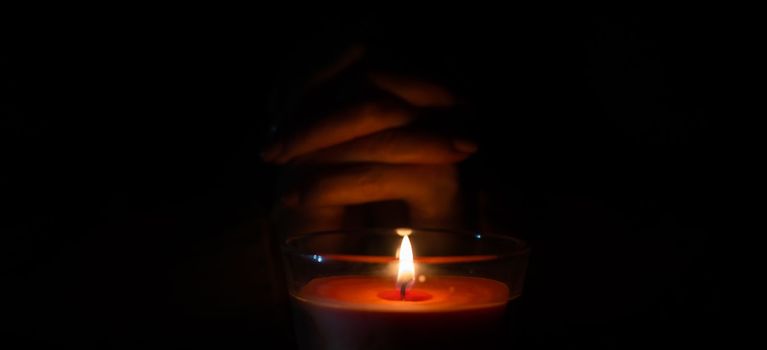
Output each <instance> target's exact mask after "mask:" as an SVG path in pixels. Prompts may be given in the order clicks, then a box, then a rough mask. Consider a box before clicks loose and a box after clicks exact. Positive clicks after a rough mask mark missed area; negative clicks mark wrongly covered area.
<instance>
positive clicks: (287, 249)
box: [280, 227, 530, 264]
mask: <svg viewBox="0 0 767 350" xmlns="http://www.w3.org/2000/svg"><path fill="white" fill-rule="evenodd" d="M408 229H411V230H413V232H419V231H427V232H432V233H436V232H439V233H445V234H450V235H453V236H461V237H472V236H476V235H481V237H482V239H488V238H489V239H494V240H498V241H506V242H514V244H516V247H515V248H514V249H513V250H512V251H510V252H508V253H501V254H493V255H492V256H490V255H480V254H463V255H454V256H421V257H417V258H416V260H421V261H422V262H425V263H432V264H439V263H458V262H470V261H477V262H481V261H492V260H502V259H504V258H512V257H517V256H523V255H527V254H529V253H530V245H529V244H528V243H527V242H526V241H524V240H522V239H519V238H517V237H512V236H506V235H500V234H496V233H484V232H477V231H471V230H464V229H442V228H416V227H408ZM385 230H392V231H394V230H396V228H390V227H374V228H354V229H336V230H322V231H315V232H306V233H301V234H297V235H294V236H290V237H288V238H286V239H284V240H283V241H282V242H281V244H280V246H281V248H282V251H283V253H287V254H295V255H299V256H300V255H306V256H307V257H314V258H316V256H314V254H316V252H310V251H302V250H300V249H299V248H297V247H295V246H293V245H291V243H292V242H296V241H300V240H304V239H310V238H317V237H321V236H328V235H334V234H359V233H360V232H375V233H379V232H384V231H385ZM323 256H324V257H325V258H331V256H329V255H328V254H325V255H323ZM482 257H486V258H482ZM478 258H479V259H478ZM331 259H333V260H342V261H356V262H370V263H381V262H386V261H389V260H396V258H395V257H394V256H382V255H372V254H367V255H366V254H354V255H352V254H333V255H332V258H331ZM430 259H431V260H430Z"/></svg>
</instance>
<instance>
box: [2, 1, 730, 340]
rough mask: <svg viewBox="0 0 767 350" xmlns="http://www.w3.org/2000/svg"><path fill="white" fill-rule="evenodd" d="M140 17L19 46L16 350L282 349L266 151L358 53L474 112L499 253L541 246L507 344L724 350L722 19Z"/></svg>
mask: <svg viewBox="0 0 767 350" xmlns="http://www.w3.org/2000/svg"><path fill="white" fill-rule="evenodd" d="M148 12H149V14H148V13H143V14H141V15H139V14H136V15H127V14H126V13H125V12H124V11H117V10H110V11H104V13H102V15H100V16H98V19H94V17H86V16H83V17H86V18H80V16H77V17H70V16H55V15H54V16H51V18H48V17H45V18H43V17H39V18H35V19H33V20H29V21H27V20H24V21H19V23H15V24H14V25H11V26H9V31H8V34H10V35H8V38H9V40H7V41H6V42H5V44H4V50H3V53H2V56H0V57H2V84H3V95H4V98H3V102H2V115H3V117H2V133H3V153H2V154H3V164H4V165H3V169H4V170H3V172H2V177H1V178H0V179H2V191H3V193H2V202H3V206H4V207H5V209H4V214H3V216H2V218H3V219H2V231H3V235H2V237H3V238H2V239H3V243H2V245H1V246H2V250H3V254H2V256H3V259H4V260H6V261H4V262H3V270H4V274H5V275H7V276H8V277H7V278H4V283H3V285H4V287H3V288H4V289H5V290H6V291H9V292H10V293H9V296H7V297H6V298H5V300H4V303H3V304H6V305H4V306H3V310H6V311H3V314H4V316H6V317H7V318H8V321H10V322H6V324H10V327H6V328H5V329H4V331H5V332H7V334H8V335H7V336H5V335H4V336H3V338H4V339H8V341H9V342H13V343H17V344H25V345H27V346H29V347H35V346H42V345H62V344H79V345H81V346H85V347H91V346H92V347H98V348H155V347H157V348H160V347H161V348H241V347H242V348H253V347H258V345H259V344H263V343H264V342H266V341H269V340H275V339H276V340H278V341H287V342H289V341H290V340H289V339H290V337H291V330H290V326H289V315H288V314H287V313H286V309H285V305H284V301H285V300H284V291H283V290H282V289H280V288H281V287H280V286H281V280H280V278H279V275H280V274H279V265H278V264H277V262H278V259H275V255H274V252H275V251H274V249H273V248H274V246H275V239H274V236H273V235H269V234H268V233H267V231H268V230H267V229H266V227H267V226H268V225H267V223H266V214H267V213H268V208H269V206H270V198H271V197H272V195H273V193H272V191H273V190H272V188H273V187H274V186H273V184H274V183H275V180H274V176H275V171H274V169H271V168H269V167H267V166H265V165H263V164H262V163H260V161H259V158H258V152H259V149H260V147H261V146H262V145H263V143H264V142H266V134H267V132H266V130H267V129H268V126H269V125H270V120H271V119H272V118H273V116H274V112H275V110H279V109H280V108H281V104H282V107H284V104H285V103H286V101H289V99H286V98H285V97H284V96H285V95H286V91H289V90H290V88H291V86H294V85H295V83H296V82H298V81H300V80H301V79H302V78H304V77H305V76H306V75H307V74H309V72H311V71H312V70H313V69H316V68H317V67H318V66H319V65H321V64H322V62H323V61H327V60H328V59H329V57H332V55H333V54H336V53H337V52H338V51H339V50H340V49H341V48H343V47H344V46H345V45H348V44H349V43H355V42H363V43H366V44H367V45H369V47H371V48H372V49H371V52H374V53H378V54H380V55H381V56H379V57H384V58H383V59H382V61H383V62H386V61H387V60H391V61H392V62H395V61H396V62H398V63H397V64H399V66H398V65H397V64H394V65H393V66H397V67H401V68H403V69H406V70H408V71H409V72H416V73H420V74H422V75H424V76H428V77H431V78H433V79H435V80H437V81H440V82H442V83H444V84H446V85H448V86H450V87H451V88H453V89H454V90H455V91H457V92H458V93H460V94H461V95H462V96H464V97H465V98H466V99H467V100H469V101H471V106H472V113H471V114H470V115H469V117H467V119H465V121H464V123H465V124H464V125H463V127H464V128H465V130H467V131H468V132H469V133H471V134H472V135H473V136H474V137H475V138H476V139H477V140H478V141H479V143H480V146H481V152H480V153H479V154H478V155H477V156H476V157H475V159H473V160H471V161H470V162H469V163H468V164H467V165H466V168H467V172H468V173H469V175H467V177H466V181H467V186H468V187H470V188H475V187H476V186H477V185H476V184H477V183H481V184H483V187H485V189H486V190H488V192H489V193H491V194H490V195H489V198H487V202H486V203H487V204H486V206H485V207H484V208H483V209H482V212H483V213H484V215H486V216H487V218H486V219H485V220H487V221H489V222H491V223H492V226H493V227H494V228H495V230H498V231H501V232H508V233H512V234H515V235H518V236H522V237H524V238H526V239H528V240H529V241H530V242H531V243H532V245H533V247H534V248H533V249H534V251H533V258H532V260H531V265H530V270H529V276H528V280H527V285H526V290H525V295H524V296H523V298H522V299H521V300H520V301H519V302H518V305H516V307H517V308H518V310H517V311H516V312H517V313H518V319H519V320H520V322H518V323H517V324H516V326H514V327H513V328H512V329H510V330H509V336H508V339H507V338H504V339H499V340H498V341H499V344H507V343H508V342H509V341H510V339H512V338H513V339H515V341H516V343H517V344H518V345H519V346H520V347H522V346H526V347H528V348H538V347H543V346H563V345H568V346H572V347H576V348H580V347H589V348H631V347H635V346H636V347H645V346H648V345H650V344H656V343H657V342H660V341H664V342H670V343H672V344H678V345H685V346H690V345H696V344H709V343H710V342H713V341H716V340H717V337H718V336H717V330H718V320H717V318H718V315H719V287H718V284H717V283H718V279H719V275H720V271H719V267H718V266H719V265H718V263H717V259H716V257H715V255H716V254H715V250H714V248H713V247H712V244H711V236H712V232H711V231H712V229H711V227H712V225H713V224H714V222H715V221H716V217H717V209H716V208H717V198H718V197H717V196H718V191H719V188H718V187H717V179H716V178H715V174H714V173H713V172H711V171H709V170H710V169H711V167H712V166H713V165H712V159H713V158H714V155H716V153H717V150H718V147H717V144H718V142H719V141H720V140H719V139H720V136H719V135H718V132H719V131H718V128H719V124H720V122H721V120H720V117H718V116H717V115H715V114H714V113H713V112H712V104H714V103H715V102H716V100H717V96H716V94H714V93H713V90H712V84H713V83H712V81H713V80H714V79H715V77H716V75H717V72H718V70H717V64H718V63H717V62H718V61H717V58H716V55H715V53H716V44H717V41H718V40H719V39H718V37H717V33H718V27H717V24H716V22H714V21H711V20H709V19H708V17H706V16H701V15H698V14H690V13H685V14H682V13H664V12H661V11H659V12H650V11H646V12H620V13H612V14H609V15H601V14H594V13H591V12H590V11H572V10H561V11H559V12H556V13H555V12H552V11H551V9H545V10H542V9H535V10H533V9H519V8H518V9H509V10H505V11H478V10H477V11H473V10H470V9H463V8H461V9H455V10H445V9H439V10H437V9H433V10H431V11H421V12H413V13H403V11H393V10H387V11H383V10H376V11H364V12H363V11H360V12H359V13H357V14H354V15H351V14H342V13H340V12H339V13H333V14H332V15H322V14H319V13H318V12H312V11H307V12H306V13H298V12H297V11H295V10H291V11H277V10H271V11H253V10H249V11H234V10H233V11H230V13H226V14H220V13H214V12H212V11H205V10H200V11H195V12H194V13H187V12H185V11H167V12H163V13H159V11H148ZM152 13H153V14H152ZM402 62H405V64H402ZM287 103H289V102H287ZM472 186H475V187H472Z"/></svg>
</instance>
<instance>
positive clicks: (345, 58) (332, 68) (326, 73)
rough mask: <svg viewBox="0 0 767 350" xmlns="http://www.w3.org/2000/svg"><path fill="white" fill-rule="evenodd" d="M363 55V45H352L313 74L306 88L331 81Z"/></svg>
mask: <svg viewBox="0 0 767 350" xmlns="http://www.w3.org/2000/svg"><path fill="white" fill-rule="evenodd" d="M364 55H365V46H363V45H353V46H351V47H349V48H347V49H346V50H345V51H344V52H343V53H342V54H341V55H340V56H338V58H337V59H336V60H335V61H334V62H333V63H331V64H329V65H328V66H327V67H325V68H323V69H321V70H319V71H318V72H317V73H315V74H314V76H312V78H311V79H309V81H308V82H307V84H306V87H307V88H311V87H314V86H317V85H319V84H322V83H323V82H326V81H328V80H330V79H332V78H333V77H335V76H337V75H338V74H340V73H341V72H343V71H344V70H346V68H348V67H349V66H351V65H353V64H354V63H357V62H358V61H359V60H361V59H362V57H363V56H364Z"/></svg>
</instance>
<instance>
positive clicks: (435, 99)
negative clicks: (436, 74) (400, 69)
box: [369, 73, 455, 107]
mask: <svg viewBox="0 0 767 350" xmlns="http://www.w3.org/2000/svg"><path fill="white" fill-rule="evenodd" d="M369 76H370V80H371V81H372V82H373V84H375V85H376V86H378V87H379V88H381V89H383V90H385V91H388V92H389V93H392V94H394V95H396V96H398V97H399V98H401V99H403V100H405V101H407V102H408V103H410V104H412V105H414V106H417V107H450V106H453V105H454V104H455V97H454V96H453V94H451V93H450V91H448V90H447V89H445V88H444V87H442V86H439V85H437V84H433V83H430V82H426V81H423V80H418V79H414V78H409V77H405V76H401V75H394V74H384V73H371V74H370V75H369Z"/></svg>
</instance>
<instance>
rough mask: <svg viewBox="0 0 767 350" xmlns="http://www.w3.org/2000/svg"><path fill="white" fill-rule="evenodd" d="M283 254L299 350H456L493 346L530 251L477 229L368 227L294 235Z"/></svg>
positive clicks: (519, 287) (518, 292)
mask: <svg viewBox="0 0 767 350" xmlns="http://www.w3.org/2000/svg"><path fill="white" fill-rule="evenodd" d="M398 231H399V232H398ZM405 231H406V232H405ZM398 233H399V234H398ZM405 233H407V235H406V236H407V239H408V243H409V245H408V246H407V249H410V247H412V260H411V261H412V265H408V266H410V267H409V269H408V270H407V273H408V276H409V278H410V280H409V281H406V282H407V283H403V281H402V280H401V278H402V275H403V272H402V271H403V270H402V269H403V266H404V265H401V264H405V263H406V262H405V260H404V259H405V257H407V258H408V259H410V257H411V255H409V254H410V253H409V252H408V253H404V252H403V253H402V254H400V253H401V252H400V251H399V250H400V248H402V249H405V248H403V247H405V245H404V244H403V242H404V240H405V238H404V236H405ZM283 255H284V259H285V263H286V265H285V267H286V273H287V282H288V290H289V293H290V296H291V302H292V305H293V310H294V324H295V330H296V337H297V341H298V344H299V347H300V348H301V349H394V348H416V347H417V348H451V349H452V348H456V347H476V346H486V345H491V344H493V343H494V341H495V339H494V337H496V336H498V334H499V333H498V332H497V330H498V326H499V325H500V324H501V321H502V320H503V319H504V315H505V314H506V312H507V309H508V305H509V302H510V301H512V300H514V299H516V298H518V297H519V296H520V295H521V294H522V285H523V281H524V275H525V270H526V268H527V260H528V255H529V249H528V246H527V245H526V244H525V242H523V241H521V240H519V239H515V238H512V237H506V236H501V235H494V234H484V233H479V232H461V231H448V230H433V229H407V230H402V229H398V230H395V229H365V230H352V231H333V232H320V233H313V234H305V235H301V236H297V237H292V238H289V239H287V241H286V242H285V244H284V245H283ZM400 257H402V259H400ZM398 278H399V279H398Z"/></svg>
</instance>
